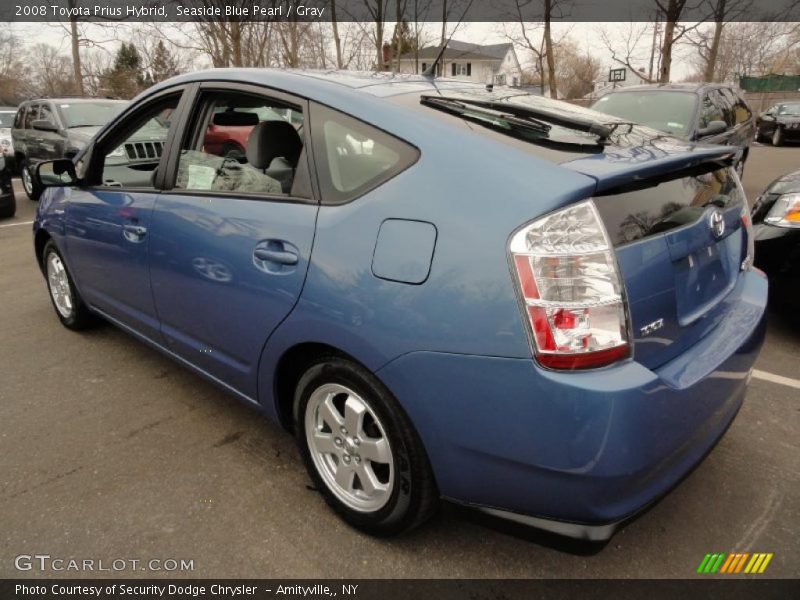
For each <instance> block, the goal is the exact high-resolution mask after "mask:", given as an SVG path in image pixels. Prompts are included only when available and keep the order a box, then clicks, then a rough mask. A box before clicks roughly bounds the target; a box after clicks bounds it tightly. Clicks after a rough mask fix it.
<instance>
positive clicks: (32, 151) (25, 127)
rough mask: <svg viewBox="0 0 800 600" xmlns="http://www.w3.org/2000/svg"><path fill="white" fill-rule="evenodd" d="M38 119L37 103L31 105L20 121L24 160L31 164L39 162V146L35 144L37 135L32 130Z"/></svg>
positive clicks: (36, 132)
mask: <svg viewBox="0 0 800 600" xmlns="http://www.w3.org/2000/svg"><path fill="white" fill-rule="evenodd" d="M38 118H39V103H38V102H37V103H31V104H29V105H28V109H27V110H26V111H25V117H24V119H23V120H22V135H21V138H22V142H23V151H24V153H25V158H26V159H27V160H28V161H29V162H31V163H32V164H33V163H35V162H36V161H37V160H39V146H38V144H37V142H36V137H37V134H38V133H39V132H38V131H36V130H35V129H34V128H33V122H34V121H35V120H36V119H38Z"/></svg>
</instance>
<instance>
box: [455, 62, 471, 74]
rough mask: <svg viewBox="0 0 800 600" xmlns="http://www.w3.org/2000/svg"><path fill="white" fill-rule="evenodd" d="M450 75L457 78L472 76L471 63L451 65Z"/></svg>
mask: <svg viewBox="0 0 800 600" xmlns="http://www.w3.org/2000/svg"><path fill="white" fill-rule="evenodd" d="M450 71H451V74H452V75H453V77H457V76H459V75H460V76H466V77H471V76H472V63H451V69H450Z"/></svg>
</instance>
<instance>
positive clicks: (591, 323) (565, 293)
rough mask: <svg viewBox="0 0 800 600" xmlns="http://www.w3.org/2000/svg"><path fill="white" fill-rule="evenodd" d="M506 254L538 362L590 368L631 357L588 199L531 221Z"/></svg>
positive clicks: (610, 260)
mask: <svg viewBox="0 0 800 600" xmlns="http://www.w3.org/2000/svg"><path fill="white" fill-rule="evenodd" d="M509 252H510V254H511V259H512V263H513V265H514V274H515V276H516V283H517V286H518V288H519V292H520V296H521V298H522V301H523V304H524V312H525V315H524V316H525V319H526V321H527V322H528V324H529V325H530V336H531V339H532V343H531V345H532V347H533V350H534V356H535V358H536V360H537V361H538V362H539V364H541V365H542V366H544V367H548V368H551V369H588V368H593V367H602V366H605V365H608V364H611V363H613V362H616V361H618V360H621V359H623V358H627V357H629V356H630V344H629V343H628V339H629V336H628V320H627V316H626V310H625V300H624V288H623V285H622V281H621V279H620V275H619V269H618V267H617V262H616V258H615V256H614V251H613V249H612V246H611V242H610V241H609V238H608V235H607V234H606V230H605V228H604V227H603V223H602V221H601V220H600V216H599V214H598V213H597V209H596V208H595V206H594V202H592V201H591V200H588V201H585V202H581V203H579V204H574V205H572V206H570V207H568V208H565V209H563V210H560V211H558V212H555V213H553V214H551V215H548V216H546V217H543V218H541V219H538V220H536V221H534V222H532V223H529V224H528V225H526V226H525V227H523V228H522V229H521V230H519V231H518V232H517V233H515V234H514V235H513V237H512V238H511V242H510V244H509Z"/></svg>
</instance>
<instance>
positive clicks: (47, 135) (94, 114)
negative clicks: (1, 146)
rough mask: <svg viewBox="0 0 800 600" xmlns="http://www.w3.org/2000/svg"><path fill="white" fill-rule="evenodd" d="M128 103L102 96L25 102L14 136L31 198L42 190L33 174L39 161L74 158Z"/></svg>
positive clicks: (17, 161) (25, 185) (21, 168)
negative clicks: (102, 97)
mask: <svg viewBox="0 0 800 600" xmlns="http://www.w3.org/2000/svg"><path fill="white" fill-rule="evenodd" d="M127 104H128V103H127V102H126V101H124V100H107V99H101V98H46V99H39V100H28V101H26V102H23V103H22V104H21V105H20V106H19V109H18V110H17V115H16V117H15V118H14V126H13V129H12V130H11V139H12V142H13V146H14V157H15V159H16V164H17V165H18V168H19V172H20V176H21V177H22V186H23V187H24V188H25V193H26V194H28V197H29V198H30V199H31V200H38V199H39V196H40V195H41V193H42V189H41V188H40V187H39V186H38V185H37V184H36V183H35V179H34V178H33V177H32V174H33V169H34V167H35V165H36V163H38V162H40V161H43V160H53V159H55V158H71V157H73V156H75V155H76V154H77V153H78V151H79V150H81V149H82V148H83V147H84V146H85V145H86V143H87V142H88V141H89V140H90V139H91V138H92V137H93V136H94V134H95V133H97V131H98V130H99V129H100V128H101V127H102V126H103V125H105V124H106V123H108V122H109V121H110V120H111V119H113V118H114V117H115V116H116V115H117V114H118V113H119V112H120V111H121V110H122V109H123V108H124V107H125V106H126V105H127Z"/></svg>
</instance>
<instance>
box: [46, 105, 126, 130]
mask: <svg viewBox="0 0 800 600" xmlns="http://www.w3.org/2000/svg"><path fill="white" fill-rule="evenodd" d="M125 105H126V103H125V102H119V101H116V102H115V101H111V100H110V101H108V102H75V103H74V104H67V103H65V104H59V105H58V108H59V109H60V110H61V115H62V116H63V117H64V125H65V126H66V127H67V128H68V129H69V128H70V127H101V126H103V125H105V124H106V123H108V122H109V121H110V120H111V119H113V118H114V117H116V116H117V115H118V114H119V113H120V112H121V111H122V109H123V108H125Z"/></svg>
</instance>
